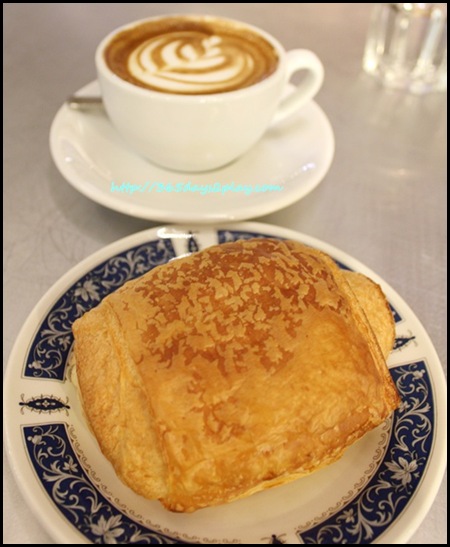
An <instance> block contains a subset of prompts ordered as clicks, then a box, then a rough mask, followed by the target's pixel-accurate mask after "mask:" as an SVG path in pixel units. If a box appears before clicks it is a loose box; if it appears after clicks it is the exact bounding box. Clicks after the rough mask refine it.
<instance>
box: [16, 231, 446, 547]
mask: <svg viewBox="0 0 450 547" xmlns="http://www.w3.org/2000/svg"><path fill="white" fill-rule="evenodd" d="M249 237H279V238H289V239H294V240H299V241H302V242H304V243H306V244H308V245H311V246H314V247H317V248H318V249H322V250H323V251H325V252H327V253H329V254H330V255H331V256H333V257H334V258H335V259H336V260H337V261H338V263H339V264H340V265H341V266H342V267H344V268H350V269H353V270H356V271H360V272H362V273H365V274H366V275H368V276H369V277H371V278H372V279H373V280H375V281H376V282H378V283H379V284H380V285H381V286H382V288H383V290H384V291H385V293H386V295H387V297H388V299H389V301H390V303H391V306H392V310H393V314H394V317H395V322H396V329H397V339H396V343H395V347H394V349H393V351H392V353H391V356H390V358H389V362H388V364H389V367H390V371H391V374H392V376H393V378H394V381H395V383H396V385H397V388H398V390H399V392H400V394H401V396H402V403H401V406H400V408H399V409H398V410H397V411H396V412H395V414H394V416H393V417H392V418H391V419H390V420H388V421H387V422H386V423H384V424H383V425H382V426H380V427H379V428H377V429H376V430H374V431H371V432H370V433H369V434H367V435H366V436H365V437H363V438H362V439H361V440H360V441H358V442H357V443H356V444H355V445H353V446H352V447H351V448H350V449H349V450H348V451H347V452H346V453H345V455H344V457H343V458H342V459H341V460H340V461H338V462H336V463H335V464H333V465H331V466H329V467H327V468H325V469H322V470H320V471H318V472H316V473H314V474H312V475H310V476H308V477H305V478H303V479H300V480H298V481H296V482H294V483H291V484H287V485H285V486H280V487H277V488H273V489H271V490H268V491H265V492H261V493H258V494H256V495H254V496H251V497H249V498H246V499H243V500H239V501H236V502H233V503H230V504H227V505H224V506H220V507H212V508H207V509H202V510H200V511H197V512H195V513H193V514H174V513H170V512H168V511H166V510H165V509H163V508H162V506H161V505H160V504H159V503H158V502H157V501H149V500H145V499H143V498H141V497H140V496H138V495H137V494H135V493H134V492H132V491H131V490H130V489H129V488H127V487H126V486H124V485H123V484H122V483H121V482H120V480H119V479H118V478H117V477H116V475H115V473H114V471H113V469H112V467H111V465H110V464H109V462H108V461H107V460H106V459H105V458H104V456H103V455H102V453H101V452H100V450H99V447H98V445H97V443H96V441H95V439H94V437H93V435H92V434H91V432H90V430H89V427H88V426H87V423H86V420H85V417H84V415H83V411H82V408H81V406H80V402H79V400H78V397H77V390H76V386H75V385H74V382H73V378H72V366H71V347H72V342H73V338H72V333H71V325H72V323H73V321H74V320H75V319H76V318H77V317H79V316H80V315H81V314H82V313H84V312H85V311H86V310H88V309H90V308H92V307H93V306H95V305H97V304H98V303H99V302H100V300H101V299H102V298H104V297H105V296H106V295H108V294H109V293H111V292H112V291H114V290H115V289H117V287H119V286H121V285H122V284H123V283H124V282H125V281H127V280H129V279H132V278H134V277H136V276H139V275H141V274H143V273H144V272H146V271H148V270H150V269H151V268H153V267H155V266H157V265H159V264H164V263H166V262H168V261H169V260H171V259H174V258H175V257H177V256H180V255H184V254H186V253H191V252H196V251H197V250H199V249H203V248H205V247H207V246H209V245H212V244H215V243H223V242H226V241H231V240H235V239H241V238H249ZM444 386H445V380H444V377H443V373H442V369H441V365H440V363H439V359H438V357H437V355H436V352H435V350H434V348H433V346H432V344H431V342H430V339H429V337H428V335H427V334H426V332H425V331H424V329H423V327H422V326H421V324H420V323H419V321H418V319H417V318H416V317H415V315H414V313H413V312H412V311H411V310H410V308H409V307H408V306H407V305H406V304H405V302H404V301H403V300H402V299H401V298H400V296H398V295H397V294H396V293H395V291H393V290H392V289H391V288H390V287H389V286H388V285H387V284H386V283H385V282H384V281H383V280H382V279H380V278H379V277H378V276H377V275H376V274H375V273H374V272H372V271H370V270H369V269H368V268H366V267H365V266H363V265H362V264H361V263H359V262H358V261H356V260H355V259H353V258H351V257H350V256H348V255H346V254H345V253H343V252H341V251H339V250H337V249H335V248H333V247H331V246H330V245H327V244H325V243H323V242H321V241H318V240H316V239H313V238H311V237H308V236H305V235H302V234H299V233H297V232H292V231H290V230H286V229H281V228H275V227H273V226H268V225H263V224H257V223H246V224H235V225H231V226H224V227H215V228H210V227H201V226H191V227H189V226H182V227H180V226H167V227H161V228H155V229H151V230H147V231H144V232H141V233H138V234H135V235H133V236H130V237H127V238H125V239H122V240H120V241H118V242H116V243H114V244H112V245H109V246H108V247H106V248H105V249H103V250H101V251H99V252H97V253H95V254H94V255H92V256H91V257H89V258H87V259H86V260H84V261H83V262H82V263H81V264H79V265H78V266H76V267H75V268H73V269H72V270H71V271H70V272H69V273H67V274H66V275H65V276H64V277H63V278H61V279H60V280H59V281H58V282H57V283H56V284H55V285H54V287H53V288H52V289H50V291H49V292H48V293H47V294H46V295H45V296H44V297H43V299H42V300H41V301H40V302H39V303H38V305H37V306H36V308H35V309H34V311H33V312H32V313H31V315H30V317H29V318H28V320H27V322H26V323H25V325H24V327H23V329H22V331H21V333H20V335H19V337H18V340H17V342H16V344H15V346H14V349H13V351H12V354H11V357H10V361H9V364H8V370H7V373H6V377H5V417H6V419H5V431H6V441H7V449H8V455H9V458H10V462H11V466H12V468H13V470H14V473H15V476H16V479H17V481H18V483H19V485H20V487H21V488H22V491H23V493H24V495H25V498H26V500H27V501H28V502H29V504H30V506H31V507H32V508H33V509H34V511H35V513H36V515H37V516H38V517H39V518H40V519H41V520H42V524H43V526H45V527H46V529H47V530H48V532H49V533H50V534H51V535H52V537H53V538H54V539H55V541H56V542H57V543H69V544H70V543H72V544H73V543H75V544H81V543H121V544H127V543H130V544H131V543H138V544H149V543H217V544H227V543H245V544H264V543H267V544H268V543H288V544H301V543H306V544H308V543H310V544H315V543H321V544H344V543H345V544H367V543H383V544H389V543H397V544H398V543H405V542H406V541H407V540H408V538H409V537H410V536H411V535H412V534H413V533H414V531H415V530H416V528H417V527H418V526H419V524H420V522H421V521H422V519H423V518H424V516H425V514H426V512H427V511H428V509H429V508H430V506H431V504H432V502H433V499H434V497H435V495H436V492H437V489H438V487H439V485H440V482H441V480H442V475H443V471H444V466H445V434H446V424H445V416H446V414H445V387H444ZM261 396H262V397H264V393H262V394H261Z"/></svg>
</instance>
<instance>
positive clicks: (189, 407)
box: [73, 239, 399, 512]
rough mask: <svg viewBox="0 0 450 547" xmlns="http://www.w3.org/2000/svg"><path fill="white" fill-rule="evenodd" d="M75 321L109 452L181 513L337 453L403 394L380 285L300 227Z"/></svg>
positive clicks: (232, 247) (84, 376) (170, 275)
mask: <svg viewBox="0 0 450 547" xmlns="http://www.w3.org/2000/svg"><path fill="white" fill-rule="evenodd" d="M365 305H366V306H365ZM364 306H365V311H364ZM371 324H372V326H371ZM73 331H74V335H75V356H76V367H77V375H78V381H79V386H80V390H81V395H82V399H83V405H84V409H85V412H86V414H87V417H88V420H89V422H90V425H91V427H92V430H93V432H94V433H95V436H96V438H97V440H98V442H99V445H100V447H101V450H102V451H103V453H104V454H105V456H106V457H107V458H108V459H109V460H110V461H111V463H112V465H113V466H114V468H115V471H116V473H117V474H118V475H119V477H120V478H121V479H122V480H123V481H124V482H125V483H126V484H127V485H129V486H130V487H131V488H132V489H133V490H135V491H136V492H137V493H139V494H141V495H143V496H145V497H147V498H150V499H159V500H160V501H161V502H162V503H163V505H164V506H165V507H166V508H168V509H169V510H172V511H183V512H190V511H194V510H196V509H199V508H202V507H206V506H210V505H216V504H222V503H225V502H229V501H231V500H235V499H238V498H241V497H245V496H248V495H250V494H253V493H255V492H257V491H260V490H263V489H266V488H269V487H272V486H275V485H279V484H283V483H286V482H289V481H291V480H294V479H296V478H298V477H301V476H303V475H306V474H309V473H311V472H312V471H315V470H317V469H319V468H321V467H323V466H325V465H327V464H330V463H332V462H334V461H335V460H337V459H338V458H339V457H340V456H341V455H342V453H343V452H344V450H345V449H346V448H347V447H348V446H349V445H351V444H352V443H353V442H355V441H356V440H357V439H359V438H360V437H361V436H362V435H364V434H365V433H366V432H367V431H369V430H371V429H372V428H374V427H375V426H377V425H378V424H380V423H381V422H382V421H384V420H385V419H386V418H387V417H388V416H389V414H390V413H391V412H392V411H393V410H394V409H395V408H396V406H397V405H398V402H399V398H398V394H397V392H396V389H395V386H394V384H393V382H392V379H391V376H390V374H389V371H388V369H387V366H386V362H385V356H386V355H387V354H388V353H389V350H390V349H391V347H392V342H393V322H392V314H391V313H390V310H389V308H388V305H387V303H386V299H385V298H384V295H383V294H382V292H381V290H380V289H379V287H378V286H377V285H375V284H374V283H373V282H371V281H370V280H368V279H367V278H365V277H364V276H360V275H359V274H349V273H346V272H343V271H341V270H340V269H339V268H338V267H337V266H336V265H335V263H334V261H333V260H332V259H331V258H330V257H328V256H327V255H325V254H324V253H322V252H319V251H317V250H314V249H311V248H309V247H307V246H305V245H303V244H301V243H297V242H294V241H278V240H272V239H253V240H247V241H237V242H233V243H226V244H222V245H217V246H214V247H210V248H208V249H206V250H204V251H201V252H198V253H195V254H192V255H190V256H188V257H185V258H180V259H178V260H174V261H171V262H170V263H168V264H166V265H164V266H159V267H156V268H154V269H153V270H151V271H150V272H148V273H147V274H146V275H144V276H143V277H141V278H139V279H137V280H134V281H130V282H128V283H126V284H125V285H124V286H123V287H122V288H120V289H119V290H117V291H116V292H115V293H113V294H111V295H110V296H108V297H107V298H105V299H104V300H103V301H102V303H101V304H100V305H99V306H97V307H96V308H95V309H93V310H91V311H90V312H88V313H86V314H85V315H84V316H83V317H82V318H81V319H79V320H77V321H76V322H75V324H74V326H73ZM377 337H378V340H379V341H377ZM383 353H384V355H385V356H383Z"/></svg>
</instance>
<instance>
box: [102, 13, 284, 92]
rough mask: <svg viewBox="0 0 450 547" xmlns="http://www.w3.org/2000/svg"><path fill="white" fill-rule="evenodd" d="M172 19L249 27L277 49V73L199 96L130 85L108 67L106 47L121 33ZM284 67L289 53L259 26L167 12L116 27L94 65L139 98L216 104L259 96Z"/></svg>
mask: <svg viewBox="0 0 450 547" xmlns="http://www.w3.org/2000/svg"><path fill="white" fill-rule="evenodd" d="M172 17H184V18H187V19H189V18H193V19H220V20H222V21H226V22H229V23H234V24H237V25H240V26H243V27H247V28H248V29H250V30H252V31H253V32H255V33H256V34H259V35H260V36H262V37H263V38H264V39H265V40H267V41H268V42H269V43H270V44H271V45H272V46H273V47H274V48H275V50H276V52H277V55H278V66H277V68H276V69H275V71H274V72H273V73H272V74H270V75H269V76H268V77H267V78H264V79H263V80H261V81H260V82H257V83H255V84H252V85H250V86H248V87H244V88H242V89H235V90H232V91H220V92H217V93H203V94H202V93H196V94H182V93H168V92H165V91H157V90H153V89H149V88H145V87H140V86H137V85H135V84H133V83H131V82H127V81H126V80H123V79H122V78H121V77H120V76H118V75H117V74H116V73H115V72H113V71H112V70H111V69H110V68H109V66H108V65H107V63H106V61H105V58H104V55H103V52H104V50H105V48H106V46H107V45H108V44H109V43H110V41H111V40H112V39H113V38H114V36H116V35H117V34H118V33H119V32H122V31H124V30H128V29H131V28H133V27H135V26H138V25H140V24H142V23H145V22H147V21H157V20H160V19H167V18H172ZM285 65H286V50H285V49H284V47H283V46H282V45H281V43H280V42H279V41H278V40H277V39H276V38H275V37H274V36H272V35H271V34H269V33H268V32H266V31H264V30H262V29H260V28H259V27H256V26H254V25H251V24H249V23H245V22H244V21H239V20H237V19H231V18H229V17H222V16H216V15H210V14H200V13H199V14H196V13H166V14H163V15H157V16H154V17H145V18H143V19H137V20H135V21H132V22H130V23H126V24H125V25H121V26H120V27H117V28H115V29H114V30H112V31H111V32H109V33H108V34H107V35H106V36H105V37H104V38H103V39H102V40H101V42H100V43H99V44H98V46H97V48H96V50H95V66H96V69H97V73H98V75H101V76H103V77H105V78H106V79H107V80H109V81H110V82H111V83H112V84H114V85H116V86H118V87H121V88H122V89H123V90H125V91H128V92H130V93H135V94H137V95H141V96H153V97H154V98H159V99H164V100H171V101H179V102H183V101H198V100H199V99H201V100H202V101H203V102H205V101H207V102H214V101H217V100H223V99H224V98H225V97H226V98H227V100H228V99H229V100H232V99H233V98H238V97H240V96H241V95H242V94H246V95H248V94H252V93H257V92H258V91H260V90H262V89H264V88H265V87H268V86H270V85H272V82H273V80H275V79H277V78H279V77H280V74H281V75H283V74H284V73H285V70H284V68H285Z"/></svg>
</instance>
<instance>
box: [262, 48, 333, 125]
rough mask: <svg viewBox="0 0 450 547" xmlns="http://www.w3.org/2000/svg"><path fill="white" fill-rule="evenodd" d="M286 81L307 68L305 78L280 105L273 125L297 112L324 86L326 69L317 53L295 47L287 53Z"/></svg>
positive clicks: (273, 119)
mask: <svg viewBox="0 0 450 547" xmlns="http://www.w3.org/2000/svg"><path fill="white" fill-rule="evenodd" d="M286 64H287V70H286V81H287V82H289V80H290V79H291V77H292V75H293V74H294V73H295V72H297V71H299V70H305V71H307V74H306V76H305V78H304V79H303V80H302V82H300V84H298V85H297V86H296V88H295V89H294V91H293V92H292V93H291V94H290V95H289V96H288V97H286V98H285V99H283V100H282V101H281V103H280V104H279V105H278V109H277V111H276V112H275V115H274V117H273V118H272V122H271V125H274V124H276V123H278V122H280V121H281V120H284V119H285V118H287V117H288V116H290V115H291V114H293V113H294V112H296V111H297V110H298V109H299V108H300V107H302V106H303V105H304V104H305V103H307V102H308V101H310V100H311V99H312V98H313V97H314V96H315V95H316V93H317V92H318V91H319V89H320V87H321V86H322V82H323V76H324V70H323V65H322V63H321V62H320V60H319V58H318V57H317V55H316V54H315V53H313V52H312V51H309V50H307V49H293V50H291V51H288V52H287V53H286Z"/></svg>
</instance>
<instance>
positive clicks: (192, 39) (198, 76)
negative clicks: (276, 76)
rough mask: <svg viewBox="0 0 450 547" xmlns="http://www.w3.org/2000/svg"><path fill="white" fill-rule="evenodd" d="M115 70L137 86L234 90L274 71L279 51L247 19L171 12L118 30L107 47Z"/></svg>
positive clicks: (197, 91)
mask: <svg viewBox="0 0 450 547" xmlns="http://www.w3.org/2000/svg"><path fill="white" fill-rule="evenodd" d="M104 56H105V61H106V63H107V65H108V67H109V68H110V70H111V71H112V72H114V73H115V74H117V76H119V77H120V78H122V79H123V80H126V81H127V82H130V83H132V84H134V85H137V86H139V87H143V88H147V89H151V90H153V91H161V92H165V93H178V94H184V95H203V94H210V93H223V92H227V91H235V90H237V89H242V88H245V87H249V86H251V85H253V84H256V83H258V82H260V81H262V80H264V79H265V78H267V77H268V76H270V75H271V74H272V73H273V72H274V71H275V70H276V68H277V66H278V54H277V52H276V50H275V48H274V47H273V46H272V44H270V43H269V42H268V41H267V40H266V39H265V38H263V37H262V36H261V35H259V34H258V33H256V32H254V31H253V30H251V29H249V28H248V27H246V26H244V25H239V24H237V23H234V22H232V21H226V20H221V19H218V18H213V17H195V16H194V17H190V16H186V17H182V16H175V17H167V18H163V19H155V20H153V21H145V22H143V23H141V24H138V25H136V26H133V27H131V28H129V29H127V30H123V31H121V32H119V33H118V34H116V35H115V36H114V37H113V38H112V39H111V41H110V42H109V44H107V46H106V48H105V52H104Z"/></svg>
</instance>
